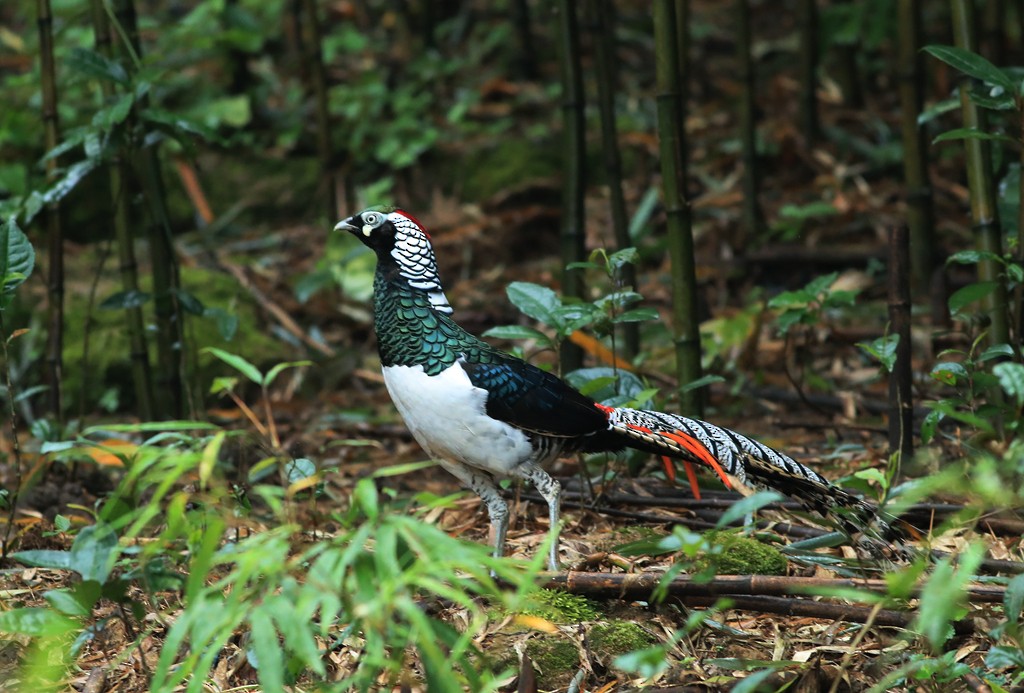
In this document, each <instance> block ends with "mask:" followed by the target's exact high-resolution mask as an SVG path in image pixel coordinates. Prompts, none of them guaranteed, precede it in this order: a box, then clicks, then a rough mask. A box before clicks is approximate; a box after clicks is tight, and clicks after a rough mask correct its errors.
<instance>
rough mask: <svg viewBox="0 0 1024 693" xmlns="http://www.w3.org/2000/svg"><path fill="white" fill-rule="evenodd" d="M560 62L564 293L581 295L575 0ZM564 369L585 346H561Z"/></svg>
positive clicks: (562, 26) (575, 363) (565, 3)
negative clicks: (576, 266) (574, 265)
mask: <svg viewBox="0 0 1024 693" xmlns="http://www.w3.org/2000/svg"><path fill="white" fill-rule="evenodd" d="M558 38H559V41H558V43H559V46H560V49H561V51H560V56H559V63H560V66H561V72H562V123H563V128H564V131H565V132H564V144H563V146H564V147H565V150H564V152H565V174H564V175H565V179H564V183H563V185H564V187H563V194H562V232H561V247H562V266H563V267H562V294H563V295H565V296H572V297H578V298H581V297H582V296H583V275H582V273H581V272H580V270H578V269H573V270H570V269H567V268H566V265H568V264H570V263H572V262H580V261H582V260H583V259H584V256H585V247H584V246H585V242H586V234H585V231H584V218H585V210H584V193H585V192H586V173H585V167H586V131H585V124H584V117H583V116H584V113H583V98H584V97H583V71H582V69H581V67H580V48H579V23H578V21H577V17H576V3H575V2H573V0H559V2H558ZM560 363H561V372H562V373H567V372H569V371H572V370H576V369H577V368H579V367H580V366H582V365H583V350H582V349H580V348H579V347H578V346H576V345H575V344H573V343H571V342H568V341H566V342H565V343H564V344H563V345H562V348H561V356H560Z"/></svg>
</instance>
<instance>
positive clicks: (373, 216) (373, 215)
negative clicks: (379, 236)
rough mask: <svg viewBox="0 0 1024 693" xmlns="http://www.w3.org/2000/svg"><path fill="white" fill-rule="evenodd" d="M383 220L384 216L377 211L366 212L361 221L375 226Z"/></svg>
mask: <svg viewBox="0 0 1024 693" xmlns="http://www.w3.org/2000/svg"><path fill="white" fill-rule="evenodd" d="M383 220H384V217H382V216H381V215H380V214H378V213H377V212H367V213H366V214H364V215H363V223H364V224H366V225H367V226H377V225H378V224H380V223H381V222H382V221H383Z"/></svg>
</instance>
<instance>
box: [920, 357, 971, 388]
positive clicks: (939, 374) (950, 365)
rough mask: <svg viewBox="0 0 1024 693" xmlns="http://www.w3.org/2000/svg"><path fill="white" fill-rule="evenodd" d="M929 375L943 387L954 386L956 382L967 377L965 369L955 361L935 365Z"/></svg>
mask: <svg viewBox="0 0 1024 693" xmlns="http://www.w3.org/2000/svg"><path fill="white" fill-rule="evenodd" d="M929 375H930V376H931V377H932V378H934V379H935V380H938V381H939V382H940V383H943V384H945V385H956V383H957V380H959V379H961V378H966V377H967V369H966V368H964V366H963V364H960V363H957V362H955V361H944V362H942V363H937V364H935V366H934V367H933V368H932V371H931V373H929Z"/></svg>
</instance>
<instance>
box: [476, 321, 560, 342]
mask: <svg viewBox="0 0 1024 693" xmlns="http://www.w3.org/2000/svg"><path fill="white" fill-rule="evenodd" d="M484 337H494V338H495V339H510V340H518V339H535V340H537V341H538V342H540V344H541V345H542V346H550V345H551V339H550V338H549V337H548V336H547V335H546V334H544V333H543V332H541V331H540V330H535V329H534V328H532V327H526V326H524V325H499V326H498V327H492V328H491V329H489V330H487V331H486V332H484Z"/></svg>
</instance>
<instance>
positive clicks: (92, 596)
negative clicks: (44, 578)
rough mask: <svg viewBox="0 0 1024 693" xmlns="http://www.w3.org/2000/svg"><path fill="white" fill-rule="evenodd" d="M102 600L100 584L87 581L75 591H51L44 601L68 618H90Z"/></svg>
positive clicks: (45, 594) (44, 595)
mask: <svg viewBox="0 0 1024 693" xmlns="http://www.w3.org/2000/svg"><path fill="white" fill-rule="evenodd" d="M99 598H100V584H99V583H98V582H96V581H95V580H87V581H84V582H80V583H78V584H77V585H75V587H74V589H57V590H49V591H47V592H44V593H43V599H45V600H46V601H47V602H49V604H50V606H52V607H53V608H54V609H56V610H57V611H59V612H60V613H62V614H66V615H68V616H88V615H89V614H91V613H92V608H93V606H95V605H96V602H97V601H98V600H99Z"/></svg>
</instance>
